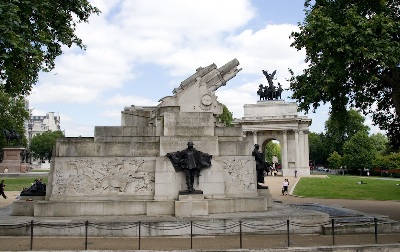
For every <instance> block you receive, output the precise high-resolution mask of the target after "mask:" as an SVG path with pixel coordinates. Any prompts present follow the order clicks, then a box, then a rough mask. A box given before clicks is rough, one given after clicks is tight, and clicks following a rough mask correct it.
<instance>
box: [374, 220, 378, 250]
mask: <svg viewBox="0 0 400 252" xmlns="http://www.w3.org/2000/svg"><path fill="white" fill-rule="evenodd" d="M374 225H375V244H378V219H377V218H374Z"/></svg>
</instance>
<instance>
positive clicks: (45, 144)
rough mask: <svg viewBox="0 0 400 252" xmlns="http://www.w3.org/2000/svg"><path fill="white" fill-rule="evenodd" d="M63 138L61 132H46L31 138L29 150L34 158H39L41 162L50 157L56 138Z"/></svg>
mask: <svg viewBox="0 0 400 252" xmlns="http://www.w3.org/2000/svg"><path fill="white" fill-rule="evenodd" d="M61 137H64V133H63V132H62V131H59V130H57V131H46V132H43V133H41V134H37V135H35V136H33V137H32V139H31V142H30V146H29V149H30V150H31V152H32V156H33V157H34V158H39V159H40V161H42V162H43V160H44V159H45V158H48V157H49V155H51V153H52V151H53V148H54V146H55V145H56V141H57V138H61Z"/></svg>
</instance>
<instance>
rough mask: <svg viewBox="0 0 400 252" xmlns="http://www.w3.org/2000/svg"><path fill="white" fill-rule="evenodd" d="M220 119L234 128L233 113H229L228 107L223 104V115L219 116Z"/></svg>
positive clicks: (227, 125)
mask: <svg viewBox="0 0 400 252" xmlns="http://www.w3.org/2000/svg"><path fill="white" fill-rule="evenodd" d="M218 119H219V120H220V121H221V122H222V123H223V124H224V125H225V126H226V127H232V126H233V125H232V121H233V116H232V112H230V111H229V109H228V107H227V106H225V105H224V104H222V114H221V115H219V116H218Z"/></svg>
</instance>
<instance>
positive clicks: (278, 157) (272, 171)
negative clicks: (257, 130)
mask: <svg viewBox="0 0 400 252" xmlns="http://www.w3.org/2000/svg"><path fill="white" fill-rule="evenodd" d="M263 147H264V148H263V150H264V152H263V153H264V158H265V159H264V160H265V162H266V165H267V167H268V168H269V172H267V174H266V175H267V176H268V175H272V176H278V175H280V176H282V151H281V144H280V142H279V141H278V140H276V139H273V138H271V139H267V140H265V141H264V143H263Z"/></svg>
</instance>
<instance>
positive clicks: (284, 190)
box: [282, 179, 289, 195]
mask: <svg viewBox="0 0 400 252" xmlns="http://www.w3.org/2000/svg"><path fill="white" fill-rule="evenodd" d="M288 188H289V180H288V179H285V180H284V181H283V183H282V195H288Z"/></svg>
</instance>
